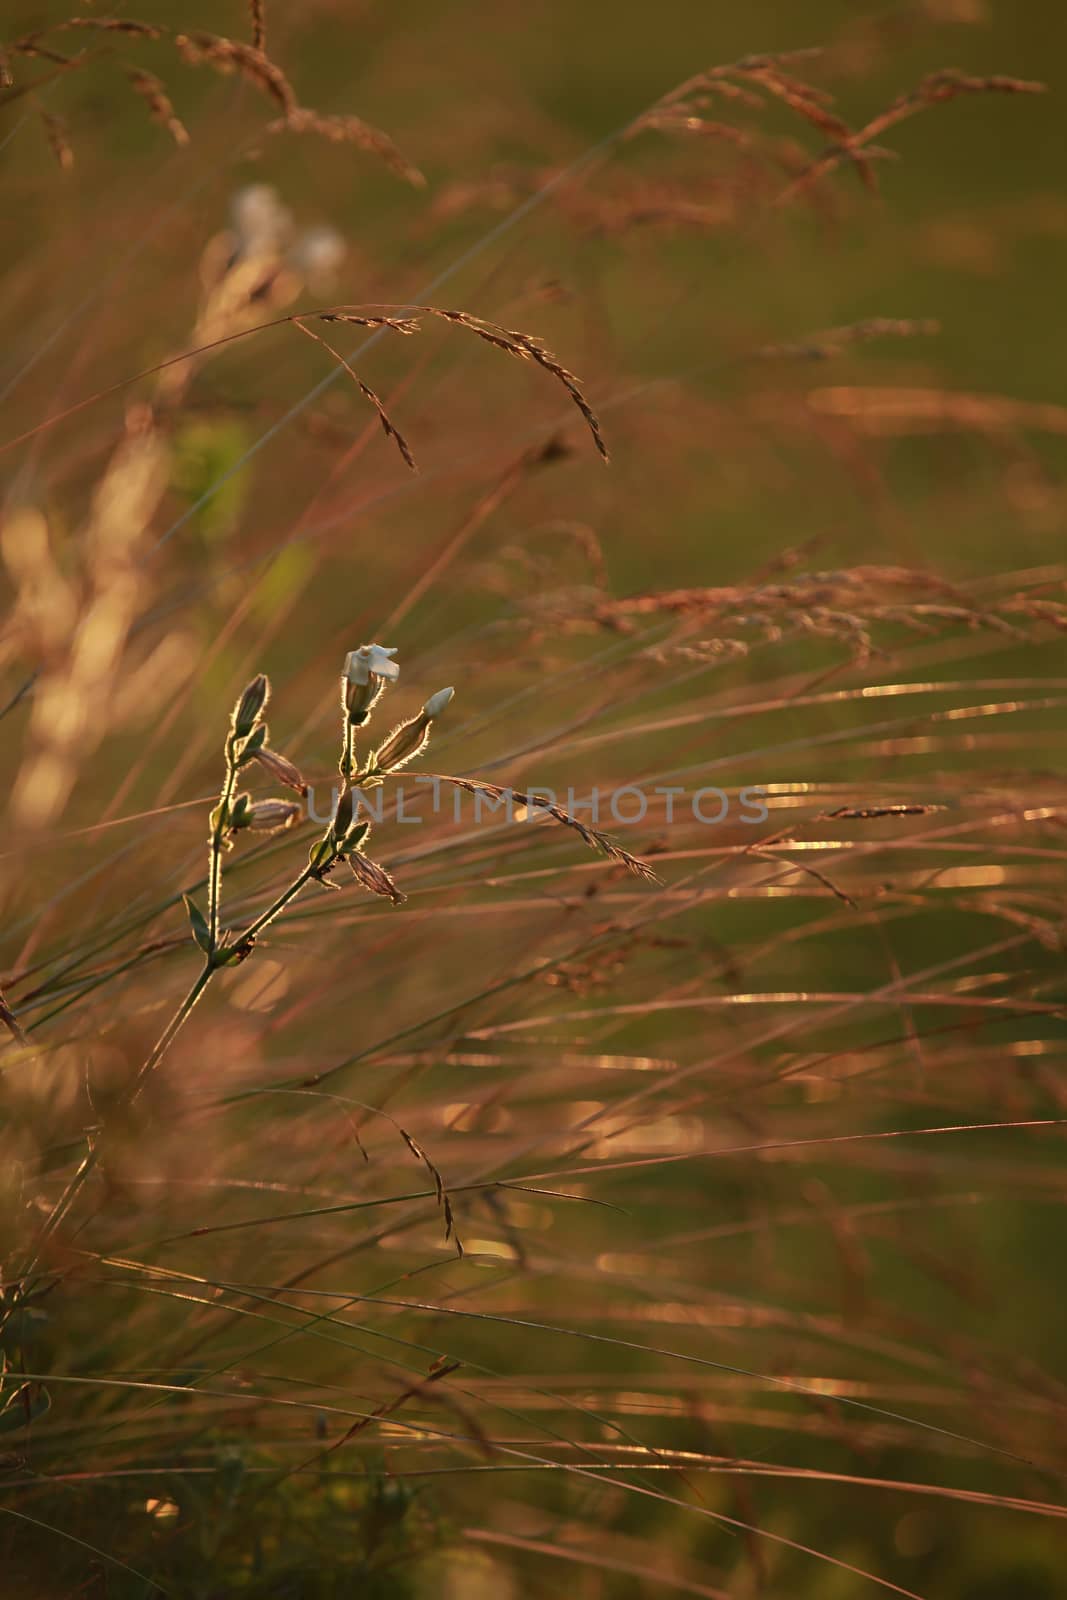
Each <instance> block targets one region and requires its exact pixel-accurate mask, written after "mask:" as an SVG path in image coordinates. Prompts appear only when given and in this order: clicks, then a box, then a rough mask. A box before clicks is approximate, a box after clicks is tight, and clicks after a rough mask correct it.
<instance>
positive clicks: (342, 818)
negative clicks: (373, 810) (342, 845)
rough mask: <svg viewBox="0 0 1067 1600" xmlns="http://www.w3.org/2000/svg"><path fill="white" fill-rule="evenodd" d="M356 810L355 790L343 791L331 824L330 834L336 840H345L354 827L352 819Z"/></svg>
mask: <svg viewBox="0 0 1067 1600" xmlns="http://www.w3.org/2000/svg"><path fill="white" fill-rule="evenodd" d="M355 809H356V792H355V790H354V789H342V791H341V793H340V795H339V797H338V800H337V809H336V811H335V812H334V814H333V821H332V822H331V824H330V834H331V837H332V838H334V839H343V838H344V836H345V834H346V833H347V832H348V830H349V828H350V827H351V825H352V818H353V816H354V815H355Z"/></svg>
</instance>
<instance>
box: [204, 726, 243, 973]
mask: <svg viewBox="0 0 1067 1600" xmlns="http://www.w3.org/2000/svg"><path fill="white" fill-rule="evenodd" d="M236 787H237V763H236V761H235V760H234V758H233V737H232V735H231V737H230V738H229V739H227V741H226V781H225V783H224V784H223V786H222V793H221V794H220V795H219V804H218V808H217V810H216V812H215V821H214V824H213V826H212V829H211V858H210V863H209V867H208V885H207V925H208V938H209V944H208V950H209V952H210V954H211V955H214V954H215V951H216V950H217V949H218V943H219V901H220V899H221V892H220V891H221V888H222V847H223V843H224V841H225V838H226V828H227V825H228V823H229V812H230V805H231V803H232V801H233V791H234V789H235V788H236Z"/></svg>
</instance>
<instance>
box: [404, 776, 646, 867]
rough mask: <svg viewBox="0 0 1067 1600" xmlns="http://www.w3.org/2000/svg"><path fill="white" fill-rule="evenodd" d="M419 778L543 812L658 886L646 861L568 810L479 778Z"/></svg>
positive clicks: (591, 846) (611, 858)
mask: <svg viewBox="0 0 1067 1600" xmlns="http://www.w3.org/2000/svg"><path fill="white" fill-rule="evenodd" d="M419 776H420V777H426V778H434V779H435V780H436V781H437V782H439V783H450V784H452V785H453V786H454V787H455V788H457V789H463V790H464V791H465V792H466V793H467V794H486V795H489V797H490V798H491V799H493V800H497V801H499V800H508V799H510V800H512V801H515V802H516V803H517V804H518V805H520V806H525V807H526V809H527V810H528V811H544V812H545V813H546V815H547V816H550V817H552V818H553V820H554V821H556V822H559V823H562V824H563V826H564V827H565V828H573V829H574V831H575V832H576V833H577V834H579V835H580V836H581V837H582V838H583V839H584V840H585V842H586V844H587V845H589V847H590V848H591V849H593V850H599V851H600V852H601V853H602V854H603V855H606V856H607V857H608V858H609V860H611V861H619V862H621V863H622V865H623V866H624V867H625V868H626V869H627V871H628V872H632V873H633V874H634V876H635V877H637V878H644V879H645V880H646V881H647V882H649V883H659V882H660V881H661V880H660V877H659V874H658V873H656V872H654V871H653V869H652V868H651V867H650V866H649V864H648V862H647V861H642V860H641V858H640V856H634V855H631V854H630V852H629V850H624V849H623V847H622V845H621V844H616V842H615V840H614V839H613V838H612V837H611V836H610V834H607V833H601V832H600V830H599V829H598V828H590V827H588V826H587V824H586V823H584V822H581V821H579V819H578V818H577V817H572V816H571V814H570V812H569V811H565V810H564V809H563V807H562V806H557V805H551V804H550V803H549V802H548V801H547V800H544V799H542V797H541V796H540V795H536V794H523V793H522V791H521V790H519V789H504V788H502V787H501V786H500V785H499V784H497V783H487V782H485V780H484V779H481V778H454V777H452V776H451V775H450V774H448V773H443V772H427V773H420V774H419Z"/></svg>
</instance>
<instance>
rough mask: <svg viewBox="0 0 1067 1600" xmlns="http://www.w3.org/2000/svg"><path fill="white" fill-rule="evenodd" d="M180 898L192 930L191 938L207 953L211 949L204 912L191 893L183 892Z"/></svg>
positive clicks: (209, 933)
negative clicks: (183, 903) (183, 902)
mask: <svg viewBox="0 0 1067 1600" xmlns="http://www.w3.org/2000/svg"><path fill="white" fill-rule="evenodd" d="M182 899H183V900H184V901H185V909H186V911H187V912H188V915H189V927H190V929H191V930H192V935H193V938H194V939H195V940H196V942H197V944H198V945H199V946H200V948H201V950H203V952H204V954H205V955H208V954H209V953H210V951H211V932H210V930H209V928H208V925H207V921H206V919H205V917H204V913H203V912H202V911H201V909H200V907H199V906H198V905H197V903H196V901H195V900H194V899H193V897H192V895H188V894H183V895H182Z"/></svg>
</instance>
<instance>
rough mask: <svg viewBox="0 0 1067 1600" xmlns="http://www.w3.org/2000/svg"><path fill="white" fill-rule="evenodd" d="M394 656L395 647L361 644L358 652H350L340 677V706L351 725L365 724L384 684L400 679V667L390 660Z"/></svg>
mask: <svg viewBox="0 0 1067 1600" xmlns="http://www.w3.org/2000/svg"><path fill="white" fill-rule="evenodd" d="M395 655H396V649H395V648H394V647H392V646H387V645H381V644H361V645H360V647H359V649H358V650H350V651H349V652H348V655H347V656H346V657H345V666H344V672H343V674H342V677H341V702H342V704H343V706H344V708H345V713H346V715H347V717H348V720H349V721H350V722H354V723H357V724H358V723H361V722H365V721H366V720H367V716H368V714H369V712H370V709H371V707H372V706H373V705H374V702H375V701H376V700H377V698H378V696H379V695H380V694H381V692H382V689H383V688H384V686H385V684H386V683H395V682H396V680H397V678H399V676H400V667H399V665H398V664H397V662H395V661H393V660H391V659H390V658H391V657H392V656H395Z"/></svg>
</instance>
